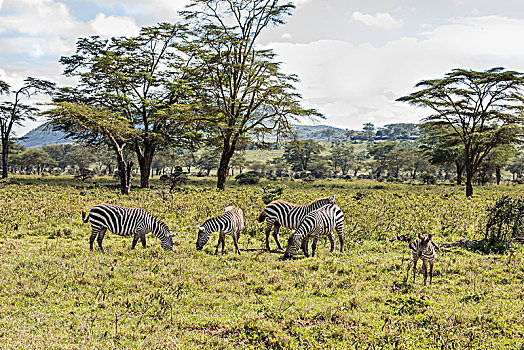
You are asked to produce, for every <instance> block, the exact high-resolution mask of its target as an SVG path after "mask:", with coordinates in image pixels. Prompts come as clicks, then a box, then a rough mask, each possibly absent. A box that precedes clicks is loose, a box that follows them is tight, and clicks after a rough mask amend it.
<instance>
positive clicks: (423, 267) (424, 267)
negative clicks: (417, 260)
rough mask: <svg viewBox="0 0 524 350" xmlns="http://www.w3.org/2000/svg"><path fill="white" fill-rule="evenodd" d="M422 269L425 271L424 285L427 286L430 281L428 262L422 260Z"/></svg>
mask: <svg viewBox="0 0 524 350" xmlns="http://www.w3.org/2000/svg"><path fill="white" fill-rule="evenodd" d="M422 269H423V270H424V285H426V281H427V279H428V262H427V261H426V260H422Z"/></svg>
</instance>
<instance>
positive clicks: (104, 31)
mask: <svg viewBox="0 0 524 350" xmlns="http://www.w3.org/2000/svg"><path fill="white" fill-rule="evenodd" d="M89 24H90V25H91V27H92V28H93V29H94V31H95V32H96V34H98V35H100V36H105V37H113V36H134V35H137V34H138V33H139V32H140V27H139V26H137V24H136V21H135V19H134V18H131V17H116V16H106V15H105V14H103V13H99V14H98V15H97V16H96V18H95V19H94V20H92V21H91V22H89Z"/></svg>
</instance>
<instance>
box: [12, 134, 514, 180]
mask: <svg viewBox="0 0 524 350" xmlns="http://www.w3.org/2000/svg"><path fill="white" fill-rule="evenodd" d="M417 135H418V137H417V138H416V139H415V140H409V139H407V140H406V139H404V140H398V141H381V140H376V139H374V137H370V139H369V140H366V141H364V140H358V139H347V140H344V141H329V142H317V141H314V140H293V141H288V142H269V143H258V142H248V143H246V144H245V145H243V148H242V149H240V148H239V149H237V150H236V152H235V155H234V156H233V158H232V159H231V162H230V164H229V167H228V169H227V173H228V176H229V177H236V178H237V179H239V180H240V181H244V180H245V179H246V176H245V174H246V173H247V174H248V177H247V178H248V179H249V181H251V182H256V181H257V180H258V179H260V178H263V177H265V178H269V179H281V178H295V179H305V180H306V181H313V180H315V179H325V178H344V179H377V180H379V181H381V180H386V181H413V180H416V181H418V182H423V183H435V182H436V181H448V182H454V183H456V184H458V185H461V184H462V183H463V173H464V167H463V162H460V157H451V156H450V152H453V149H450V148H445V147H444V146H443V145H440V146H438V144H435V143H434V135H432V134H431V132H430V131H427V130H426V131H424V130H419V132H418V133H417ZM266 151H267V152H266ZM270 151H271V152H270ZM250 152H257V155H260V154H262V155H263V154H267V155H270V154H273V153H275V152H276V153H278V154H279V156H278V157H272V158H271V157H269V156H260V157H259V158H258V159H255V160H253V158H254V157H252V156H251V157H248V156H249V153H250ZM128 157H129V159H131V160H132V161H136V159H135V158H134V153H133V152H131V153H130V154H129V155H128ZM248 158H251V159H252V160H248ZM10 159H11V161H10V171H11V172H12V173H16V174H39V175H42V174H43V175H58V174H70V175H74V176H76V177H78V178H81V179H84V180H85V179H88V178H90V177H92V176H94V175H109V176H116V175H117V171H118V167H117V164H116V161H115V159H114V157H113V156H112V154H111V152H110V150H108V149H107V148H104V147H92V146H89V145H79V144H61V145H48V146H43V147H42V149H25V148H24V147H23V146H20V145H18V144H13V145H12V146H11V155H10ZM219 161H220V152H219V150H217V149H214V148H202V149H199V150H197V149H194V150H192V151H188V150H185V149H181V148H166V149H164V150H162V151H160V152H158V153H157V154H156V155H155V156H154V158H153V161H152V164H151V174H150V176H151V177H155V176H156V177H159V176H162V175H172V174H178V173H180V172H181V171H182V172H184V173H186V174H188V175H193V176H216V171H217V169H218V166H219ZM503 172H506V173H507V174H510V176H511V178H508V179H507V180H512V181H516V182H519V183H521V182H524V178H523V175H524V154H522V153H519V151H518V149H517V148H516V147H515V146H505V147H503V148H500V149H498V150H497V151H496V152H494V153H493V154H492V155H491V156H490V157H488V158H487V159H486V160H485V161H484V162H483V163H482V166H481V167H480V168H479V170H478V172H477V175H476V176H475V182H476V183H477V184H479V185H484V184H486V183H490V182H493V183H497V184H499V183H500V181H501V180H502V174H503ZM133 173H134V174H135V175H137V172H136V171H134V172H133ZM241 174H244V176H240V177H239V175H241Z"/></svg>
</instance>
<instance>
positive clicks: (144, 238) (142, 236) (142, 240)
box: [140, 233, 146, 249]
mask: <svg viewBox="0 0 524 350" xmlns="http://www.w3.org/2000/svg"><path fill="white" fill-rule="evenodd" d="M140 242H141V243H142V248H144V249H146V234H145V233H142V234H140Z"/></svg>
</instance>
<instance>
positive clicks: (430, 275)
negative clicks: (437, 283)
mask: <svg viewBox="0 0 524 350" xmlns="http://www.w3.org/2000/svg"><path fill="white" fill-rule="evenodd" d="M433 264H434V261H433V260H432V261H430V262H429V285H431V281H432V280H433Z"/></svg>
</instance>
